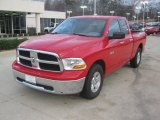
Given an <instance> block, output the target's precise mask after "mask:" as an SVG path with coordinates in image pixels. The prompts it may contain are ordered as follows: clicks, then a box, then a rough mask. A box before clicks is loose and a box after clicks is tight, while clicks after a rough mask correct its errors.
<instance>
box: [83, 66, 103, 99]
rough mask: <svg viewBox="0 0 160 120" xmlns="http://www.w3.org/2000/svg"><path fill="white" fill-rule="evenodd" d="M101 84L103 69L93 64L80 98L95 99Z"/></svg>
mask: <svg viewBox="0 0 160 120" xmlns="http://www.w3.org/2000/svg"><path fill="white" fill-rule="evenodd" d="M102 84H103V69H102V66H101V65H99V64H94V65H93V66H92V67H91V69H90V71H89V73H88V75H87V77H86V80H85V84H84V88H83V91H82V92H81V95H82V97H84V98H87V99H93V98H95V97H97V96H98V95H99V93H100V91H101V88H102Z"/></svg>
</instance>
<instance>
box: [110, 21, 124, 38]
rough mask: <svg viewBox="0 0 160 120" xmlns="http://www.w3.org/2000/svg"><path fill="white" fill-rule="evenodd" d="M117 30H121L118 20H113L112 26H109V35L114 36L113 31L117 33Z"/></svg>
mask: <svg viewBox="0 0 160 120" xmlns="http://www.w3.org/2000/svg"><path fill="white" fill-rule="evenodd" d="M115 32H121V29H120V26H119V23H118V20H113V21H112V23H111V26H110V28H109V34H108V36H109V37H113V33H115Z"/></svg>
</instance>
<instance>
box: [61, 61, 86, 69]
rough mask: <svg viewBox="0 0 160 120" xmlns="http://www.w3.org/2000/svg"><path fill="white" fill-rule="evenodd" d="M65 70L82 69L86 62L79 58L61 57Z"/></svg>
mask: <svg viewBox="0 0 160 120" xmlns="http://www.w3.org/2000/svg"><path fill="white" fill-rule="evenodd" d="M62 62H63V65H64V69H65V70H84V69H85V68H86V63H85V62H84V60H83V59H81V58H65V59H62Z"/></svg>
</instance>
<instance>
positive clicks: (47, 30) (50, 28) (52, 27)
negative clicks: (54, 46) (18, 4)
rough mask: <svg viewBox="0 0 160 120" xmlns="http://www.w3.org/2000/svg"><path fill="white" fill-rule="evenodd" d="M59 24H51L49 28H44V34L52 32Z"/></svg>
mask: <svg viewBox="0 0 160 120" xmlns="http://www.w3.org/2000/svg"><path fill="white" fill-rule="evenodd" d="M58 24H59V23H54V24H51V25H50V26H49V27H45V28H44V32H45V33H49V32H50V31H51V30H53V29H54V28H55V27H56V26H57V25H58Z"/></svg>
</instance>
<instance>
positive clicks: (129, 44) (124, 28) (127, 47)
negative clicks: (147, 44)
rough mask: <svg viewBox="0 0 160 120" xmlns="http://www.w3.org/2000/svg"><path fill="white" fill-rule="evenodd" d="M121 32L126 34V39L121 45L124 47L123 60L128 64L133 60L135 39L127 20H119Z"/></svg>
mask: <svg viewBox="0 0 160 120" xmlns="http://www.w3.org/2000/svg"><path fill="white" fill-rule="evenodd" d="M118 22H119V25H120V29H121V32H123V33H125V38H124V39H123V40H122V41H123V42H121V45H122V46H123V48H122V52H123V60H122V61H124V62H127V61H129V60H130V58H131V54H132V49H133V37H132V34H131V33H130V31H129V26H128V24H127V21H126V20H125V19H119V20H118Z"/></svg>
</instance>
